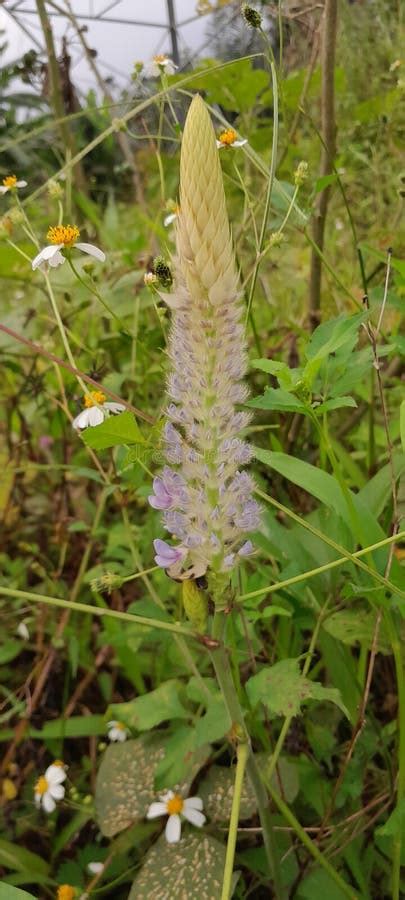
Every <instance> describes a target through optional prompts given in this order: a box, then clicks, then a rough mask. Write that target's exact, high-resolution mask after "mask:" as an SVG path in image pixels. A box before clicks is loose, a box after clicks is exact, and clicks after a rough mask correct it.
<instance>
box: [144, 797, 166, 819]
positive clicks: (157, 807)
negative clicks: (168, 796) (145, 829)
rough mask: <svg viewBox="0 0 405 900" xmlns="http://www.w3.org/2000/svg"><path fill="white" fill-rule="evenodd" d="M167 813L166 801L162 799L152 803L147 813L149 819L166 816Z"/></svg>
mask: <svg viewBox="0 0 405 900" xmlns="http://www.w3.org/2000/svg"><path fill="white" fill-rule="evenodd" d="M166 813H167V809H166V803H162V802H160V801H156V803H151V805H150V807H149V809H148V811H147V813H146V818H147V819H158V818H159V817H160V816H165V815H166Z"/></svg>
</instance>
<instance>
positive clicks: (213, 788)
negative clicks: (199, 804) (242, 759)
mask: <svg viewBox="0 0 405 900" xmlns="http://www.w3.org/2000/svg"><path fill="white" fill-rule="evenodd" d="M234 783H235V766H232V767H230V768H228V767H226V766H216V765H213V766H210V768H209V770H208V774H207V776H206V777H205V778H204V781H203V782H202V784H200V785H199V786H198V796H199V797H201V798H202V800H203V802H204V812H205V813H206V814H207V816H208V817H209V820H210V822H229V819H230V816H231V809H232V799H233V788H234ZM256 809H257V803H256V798H255V794H254V791H253V788H252V786H251V784H250V781H249V778H248V776H247V775H245V778H244V780H243V788H242V797H241V804H240V813H239V820H240V821H241V822H243V820H244V819H250V818H251V817H252V816H253V815H254V814H255V812H256Z"/></svg>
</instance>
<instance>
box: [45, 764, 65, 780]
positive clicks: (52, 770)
mask: <svg viewBox="0 0 405 900" xmlns="http://www.w3.org/2000/svg"><path fill="white" fill-rule="evenodd" d="M45 778H46V780H47V782H48V784H61V783H62V781H64V780H65V778H66V772H65V770H64V768H63V766H57V765H55V763H52V764H51V765H50V766H48V768H47V770H46V772H45Z"/></svg>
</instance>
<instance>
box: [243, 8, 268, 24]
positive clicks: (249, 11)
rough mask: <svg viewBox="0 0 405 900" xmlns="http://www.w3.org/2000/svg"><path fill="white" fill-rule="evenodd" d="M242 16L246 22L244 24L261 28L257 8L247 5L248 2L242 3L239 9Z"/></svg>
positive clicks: (260, 19) (260, 18)
mask: <svg viewBox="0 0 405 900" xmlns="http://www.w3.org/2000/svg"><path fill="white" fill-rule="evenodd" d="M241 12H242V16H243V18H244V20H245V22H246V25H248V26H249V28H261V27H262V21H263V20H262V17H261V15H260V13H259V12H258V11H257V9H254V8H253V6H249V4H248V3H244V4H243V6H242V9H241Z"/></svg>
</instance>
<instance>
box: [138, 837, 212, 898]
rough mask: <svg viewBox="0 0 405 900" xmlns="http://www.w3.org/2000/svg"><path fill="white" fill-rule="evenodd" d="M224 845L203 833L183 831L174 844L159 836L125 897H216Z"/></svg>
mask: <svg viewBox="0 0 405 900" xmlns="http://www.w3.org/2000/svg"><path fill="white" fill-rule="evenodd" d="M224 865H225V847H224V846H223V845H222V844H220V843H219V841H217V840H215V838H213V837H211V835H209V834H207V833H204V832H203V833H198V832H197V833H196V832H195V831H194V832H192V833H189V834H186V835H185V836H184V837H182V838H181V841H180V842H179V843H178V844H168V843H167V841H166V838H165V837H164V835H162V836H161V837H160V838H159V840H158V841H156V844H154V845H153V847H151V849H150V850H149V851H148V853H147V855H146V858H145V862H144V865H143V866H142V869H141V871H140V872H139V874H138V875H137V877H136V878H135V881H134V882H133V884H132V888H131V891H130V894H129V897H128V900H150V898H151V897H155V898H156V900H157V898H158V897H161V898H162V900H163V898H165V897H167V898H169V897H170V898H171V897H173V898H174V897H179V898H180V897H187V900H203V898H204V897H205V898H212V897H220V895H221V886H222V876H223V871H224Z"/></svg>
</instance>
